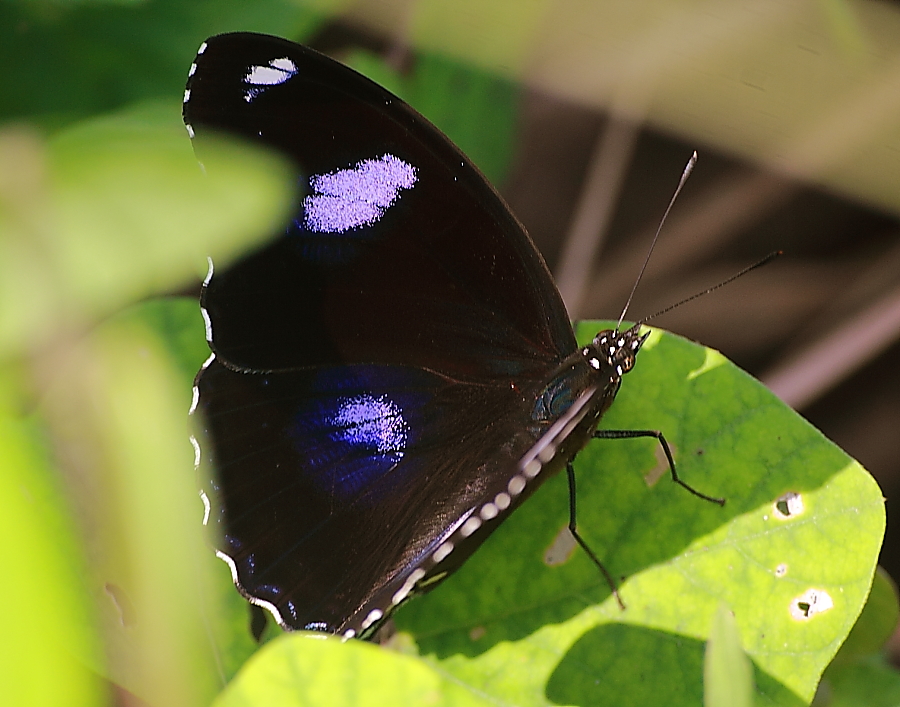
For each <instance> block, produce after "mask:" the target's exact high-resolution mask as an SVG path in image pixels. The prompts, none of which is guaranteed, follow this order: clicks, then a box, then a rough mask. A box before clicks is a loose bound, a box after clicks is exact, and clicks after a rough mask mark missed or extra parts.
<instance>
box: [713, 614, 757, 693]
mask: <svg viewBox="0 0 900 707" xmlns="http://www.w3.org/2000/svg"><path fill="white" fill-rule="evenodd" d="M753 691H754V686H753V666H752V665H751V663H750V660H749V659H748V658H747V654H746V653H744V649H743V648H742V647H741V636H740V633H739V632H738V628H737V625H736V624H735V622H734V615H733V614H732V613H731V611H729V609H728V607H727V606H725V604H719V608H718V609H717V610H716V614H715V616H714V617H713V625H712V629H711V630H710V632H709V640H708V641H707V642H706V656H705V661H704V665H703V705H704V707H751V705H752V704H753Z"/></svg>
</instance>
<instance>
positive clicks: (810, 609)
mask: <svg viewBox="0 0 900 707" xmlns="http://www.w3.org/2000/svg"><path fill="white" fill-rule="evenodd" d="M833 608H834V601H833V600H832V598H831V596H830V595H829V594H828V592H826V591H824V590H822V589H807V590H806V591H805V592H803V594H801V595H800V596H799V597H797V598H795V599H794V600H793V601H792V602H791V618H793V619H796V620H797V621H807V620H809V619H811V618H812V617H813V616H815V615H816V614H821V613H823V612H826V611H828V610H829V609H833Z"/></svg>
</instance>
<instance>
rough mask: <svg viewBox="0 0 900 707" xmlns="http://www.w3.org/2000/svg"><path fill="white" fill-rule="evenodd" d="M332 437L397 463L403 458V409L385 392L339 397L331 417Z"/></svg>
mask: <svg viewBox="0 0 900 707" xmlns="http://www.w3.org/2000/svg"><path fill="white" fill-rule="evenodd" d="M330 422H331V424H333V425H334V426H335V428H336V430H335V432H334V434H333V435H332V438H333V439H334V440H335V441H341V442H346V443H347V444H350V445H351V446H354V447H363V448H364V449H366V450H369V451H370V452H373V453H375V454H378V455H383V456H384V457H385V458H387V459H390V460H391V462H392V463H396V462H398V461H400V459H402V458H403V451H404V449H405V448H406V442H407V432H408V426H407V424H406V421H405V420H404V419H403V412H402V411H401V410H400V408H399V407H398V406H397V404H396V403H394V402H393V401H392V400H390V399H389V398H388V397H387V396H386V395H382V396H379V397H377V398H375V397H373V396H371V395H358V396H356V397H353V398H347V399H345V400H343V401H341V403H340V405H339V407H338V410H337V412H336V413H335V415H334V417H332V419H331V421H330Z"/></svg>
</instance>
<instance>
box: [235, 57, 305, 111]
mask: <svg viewBox="0 0 900 707" xmlns="http://www.w3.org/2000/svg"><path fill="white" fill-rule="evenodd" d="M296 73H297V65H296V64H295V63H294V62H293V61H291V60H290V59H288V58H287V57H282V58H280V59H272V61H270V62H269V63H268V65H267V66H251V67H250V70H249V71H248V72H247V73H246V74H245V75H244V83H245V84H246V85H247V88H245V89H244V100H245V101H247V103H250V102H251V101H252V100H253V99H254V98H256V97H257V96H259V95H260V94H261V93H262V92H263V91H265V90H266V89H267V88H269V87H270V86H277V85H278V84H282V83H284V82H285V81H287V80H288V79H289V78H291V77H292V76H294V75H295V74H296Z"/></svg>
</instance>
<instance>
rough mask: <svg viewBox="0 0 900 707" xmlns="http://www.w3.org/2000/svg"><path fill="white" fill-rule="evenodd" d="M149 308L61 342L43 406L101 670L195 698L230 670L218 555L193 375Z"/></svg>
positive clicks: (157, 695)
mask: <svg viewBox="0 0 900 707" xmlns="http://www.w3.org/2000/svg"><path fill="white" fill-rule="evenodd" d="M145 308H146V307H136V308H134V309H131V310H128V311H125V312H123V313H121V314H119V315H117V316H115V317H113V318H111V319H109V320H108V321H106V322H104V323H103V324H102V325H101V326H99V327H97V328H96V329H95V330H94V331H93V332H92V333H91V334H90V335H89V336H87V337H85V338H84V339H82V340H80V341H78V342H77V343H75V344H74V345H68V346H66V347H60V348H59V349H58V350H57V351H55V352H54V357H53V364H54V365H53V367H52V368H51V369H49V370H48V371H47V372H46V373H45V376H44V378H45V379H43V380H41V386H42V390H43V395H42V404H41V412H42V414H43V416H44V418H45V419H46V420H47V423H48V427H49V431H50V433H51V434H52V439H53V445H54V450H55V451H56V452H57V455H58V457H59V459H60V461H61V466H62V471H63V473H64V474H65V478H66V479H67V481H68V489H69V494H70V499H71V500H72V503H73V505H74V506H75V507H76V508H77V516H78V517H79V519H80V520H81V521H82V530H83V533H84V539H83V542H84V547H85V548H86V553H87V555H88V556H89V557H90V559H91V563H90V567H89V570H88V572H87V579H86V582H87V585H88V587H89V590H90V594H91V596H92V598H93V602H94V611H93V614H94V616H95V617H96V619H95V622H94V623H95V625H96V626H97V628H98V629H99V632H100V633H101V635H102V639H103V643H104V647H105V649H106V654H107V656H108V663H107V665H106V666H105V668H104V675H105V676H106V677H107V678H108V679H109V680H110V681H111V682H112V683H114V684H116V685H118V686H121V687H123V688H124V689H126V690H128V691H129V692H130V693H133V694H134V695H137V696H138V697H139V698H140V699H142V700H144V701H146V702H147V703H149V704H154V705H169V706H171V707H182V706H183V707H188V706H192V705H199V704H203V703H208V702H209V700H211V699H212V697H213V696H214V695H215V694H216V693H217V692H218V691H219V689H221V686H222V684H223V682H224V680H223V678H224V675H223V674H222V673H223V671H224V666H223V661H221V660H220V659H219V656H217V655H216V651H215V646H214V645H212V644H211V643H210V630H209V624H211V623H213V622H214V621H215V620H216V617H217V616H218V613H219V612H218V605H217V601H216V598H217V595H216V593H215V591H213V590H212V587H213V584H214V580H211V579H210V575H211V573H213V572H214V571H215V570H219V569H221V563H219V562H218V561H217V560H216V559H215V557H214V555H213V554H212V553H211V552H210V551H209V549H208V547H206V546H205V543H204V539H203V537H202V532H203V528H202V524H201V519H202V518H203V505H202V503H201V500H200V498H199V497H198V495H197V487H196V482H195V472H194V469H193V467H192V460H193V454H192V451H191V446H190V444H189V441H188V426H187V411H188V406H189V404H190V400H191V391H190V386H189V385H185V381H184V379H183V378H182V374H181V370H180V367H179V365H178V364H177V363H176V361H173V360H172V358H171V357H170V356H169V355H168V352H167V350H166V347H165V346H164V345H163V344H162V342H161V341H160V339H159V338H158V336H156V334H155V332H154V331H153V329H152V328H151V327H149V326H148V325H147V322H146V320H147V319H153V317H147V316H146V315H145V313H144V310H145ZM194 317H195V321H194V324H195V326H194V327H193V329H194V332H195V334H197V335H198V336H199V335H201V332H202V327H201V326H199V322H197V321H196V314H195V315H194ZM172 319H173V320H174V319H175V317H172ZM50 615H51V616H52V617H54V618H56V612H50Z"/></svg>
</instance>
